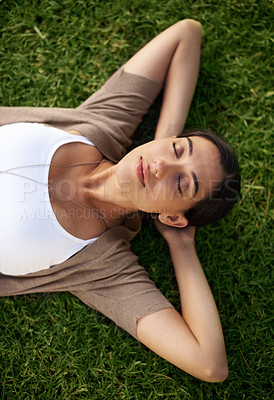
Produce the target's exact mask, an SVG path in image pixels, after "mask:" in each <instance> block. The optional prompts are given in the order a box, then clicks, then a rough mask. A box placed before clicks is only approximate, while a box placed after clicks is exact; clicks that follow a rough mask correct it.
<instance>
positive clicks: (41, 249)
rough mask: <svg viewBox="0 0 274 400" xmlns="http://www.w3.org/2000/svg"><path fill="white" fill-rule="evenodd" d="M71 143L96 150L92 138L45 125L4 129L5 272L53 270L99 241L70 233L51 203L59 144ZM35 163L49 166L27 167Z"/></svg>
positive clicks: (0, 213)
mask: <svg viewBox="0 0 274 400" xmlns="http://www.w3.org/2000/svg"><path fill="white" fill-rule="evenodd" d="M72 142H81V143H86V144H89V145H91V146H93V144H92V143H91V142H90V141H89V140H88V139H87V138H84V137H82V136H76V135H71V134H69V133H67V132H65V131H62V130H60V129H56V128H52V127H48V126H45V125H42V124H36V123H17V124H11V125H4V126H2V127H0V272H1V273H3V274H6V275H25V274H28V273H31V272H36V271H40V270H43V269H47V268H50V267H51V266H52V265H55V264H59V263H62V262H63V261H65V260H67V259H68V258H69V257H71V256H72V255H73V254H75V253H77V252H78V251H80V250H81V249H83V247H85V246H87V245H88V244H90V243H92V242H93V241H94V240H96V239H97V238H92V239H89V240H82V239H79V238H77V237H75V236H73V235H71V234H70V233H68V232H67V231H66V230H65V229H64V228H63V227H62V226H61V225H60V223H59V222H58V220H57V218H56V217H55V214H54V212H53V209H52V206H51V203H50V197H49V191H48V186H47V183H48V176H49V168H50V163H51V160H52V157H53V155H54V153H55V152H56V150H57V149H58V148H59V147H60V146H62V145H63V144H65V143H72ZM33 164H46V165H40V166H35V167H27V166H28V165H33ZM7 170H9V171H7ZM5 171H6V172H5ZM8 172H9V173H8ZM13 174H14V175H13ZM15 174H16V175H15ZM19 175H20V176H19ZM27 178H31V179H27ZM39 182H43V183H39Z"/></svg>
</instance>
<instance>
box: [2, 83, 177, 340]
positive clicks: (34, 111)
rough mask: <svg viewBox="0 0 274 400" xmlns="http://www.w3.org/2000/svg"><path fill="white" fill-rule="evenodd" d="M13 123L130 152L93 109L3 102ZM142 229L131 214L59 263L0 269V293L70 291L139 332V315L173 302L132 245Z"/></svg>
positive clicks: (116, 152) (108, 153) (115, 152)
mask: <svg viewBox="0 0 274 400" xmlns="http://www.w3.org/2000/svg"><path fill="white" fill-rule="evenodd" d="M150 90H151V88H150ZM157 90H158V89H157ZM155 93H156V88H155ZM156 94H157V93H156ZM15 122H38V123H44V124H48V125H51V126H55V127H57V128H60V129H64V130H69V129H75V130H78V131H80V132H81V133H82V134H84V135H85V136H86V137H88V138H89V139H90V140H91V141H92V142H93V143H94V144H95V145H96V146H97V147H98V149H99V150H100V151H101V152H102V153H103V154H104V156H105V157H107V158H108V159H110V160H111V161H113V162H117V161H118V160H119V159H120V158H121V157H122V156H123V155H124V154H125V153H126V147H127V146H128V145H129V144H130V143H131V140H130V138H129V137H128V136H127V135H125V134H124V135H123V134H121V132H119V133H117V135H116V134H115V132H114V133H113V132H108V131H104V132H102V129H100V127H99V128H98V124H97V126H94V125H93V121H92V120H91V117H90V113H89V112H88V111H85V110H80V109H64V108H51V109H50V108H30V107H14V108H9V107H1V108H0V125H5V124H9V123H15ZM99 125H100V124H99ZM140 228H141V217H140V214H139V213H136V214H135V215H129V216H128V217H127V218H126V219H125V223H124V225H123V226H118V227H114V228H111V229H109V230H108V231H106V232H105V233H103V234H102V235H101V236H100V237H99V238H98V239H97V240H96V241H95V242H94V243H92V244H90V245H89V246H87V247H85V248H84V249H83V250H81V251H80V252H79V253H77V254H75V255H74V256H72V257H71V258H70V259H68V260H67V261H65V262H63V263H61V264H58V265H55V266H52V267H51V268H50V269H47V270H42V271H40V272H35V273H31V274H28V275H24V276H16V277H14V276H7V275H3V274H0V295H1V296H9V295H18V294H27V293H32V292H53V291H54V292H56V291H69V292H71V293H73V294H75V295H76V296H77V297H79V298H80V299H81V300H82V301H83V302H84V303H86V304H87V305H88V306H90V307H92V308H95V309H97V310H99V311H101V312H102V313H103V314H105V315H106V316H108V317H109V318H111V319H112V320H113V321H115V323H116V324H117V325H119V326H121V327H123V328H124V329H125V330H127V331H128V332H129V333H130V334H131V335H133V336H134V337H136V321H137V320H138V319H139V318H141V317H142V316H144V315H147V314H150V313H152V312H156V311H158V310H161V309H164V308H169V307H172V306H171V304H170V303H169V302H168V301H167V300H166V298H165V297H164V296H163V295H162V294H161V293H160V292H159V290H158V289H157V288H156V287H155V285H154V283H153V282H152V281H151V280H150V279H149V278H148V275H147V273H146V271H145V270H144V268H143V267H142V266H140V265H139V264H138V261H137V257H136V256H135V255H134V254H133V253H132V252H131V250H130V244H129V242H130V240H131V239H133V237H134V236H135V235H136V234H137V232H138V231H139V230H140ZM13 251H14V249H13Z"/></svg>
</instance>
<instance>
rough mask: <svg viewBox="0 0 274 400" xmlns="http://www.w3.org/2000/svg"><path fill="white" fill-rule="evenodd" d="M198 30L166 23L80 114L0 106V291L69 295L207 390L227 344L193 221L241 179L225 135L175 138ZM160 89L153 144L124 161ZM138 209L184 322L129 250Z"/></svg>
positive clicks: (192, 75) (192, 74)
mask: <svg viewBox="0 0 274 400" xmlns="http://www.w3.org/2000/svg"><path fill="white" fill-rule="evenodd" d="M201 29H202V28H201V25H200V23H198V22H196V21H194V20H183V21H181V22H178V23H177V24H175V25H173V26H171V27H170V28H169V29H167V30H166V31H164V32H162V33H161V34H160V35H159V36H157V37H156V38H154V39H153V40H152V41H151V42H150V43H148V44H147V45H146V46H145V47H144V48H143V49H141V50H140V51H139V52H138V53H137V54H135V55H134V56H133V57H132V58H131V59H130V60H129V61H128V62H127V63H126V64H125V65H124V66H123V67H122V68H120V69H119V70H118V71H117V72H116V73H115V74H114V75H113V76H112V77H111V78H110V79H109V81H108V82H107V83H106V84H105V85H104V86H103V87H102V88H101V89H100V90H99V91H98V92H96V93H95V94H93V95H92V96H91V97H90V98H89V99H88V100H87V101H85V102H84V103H83V104H82V105H80V107H78V108H77V109H73V110H72V109H64V108H59V109H56V108H52V109H47V108H28V107H25V108H23V107H22V108H20V107H17V108H7V107H3V108H1V109H0V124H1V125H2V127H1V128H0V148H1V150H0V152H1V156H0V171H1V172H0V185H1V197H0V199H1V200H0V220H1V230H0V272H1V273H0V295H2V296H8V295H15V294H26V293H32V292H46V291H69V292H71V293H73V294H75V295H76V296H78V297H79V298H80V299H81V300H82V301H84V302H85V303H86V304H88V305H89V306H90V307H92V308H95V309H97V310H99V311H101V312H102V313H104V314H105V315H106V316H108V317H109V318H111V319H112V320H113V321H115V322H116V323H117V324H118V325H119V326H121V327H123V328H124V329H126V330H127V331H128V332H129V333H130V334H131V335H133V336H134V337H136V338H137V339H138V340H140V341H141V342H142V343H144V344H145V345H146V346H148V347H149V348H150V349H152V350H153V351H155V352H156V353H157V354H159V355H160V356H161V357H163V358H165V359H166V360H168V361H169V362H171V363H173V364H174V365H176V366H178V367H179V368H181V369H182V370H184V371H186V372H188V373H190V374H192V375H194V376H195V377H198V378H200V379H203V380H207V381H212V382H216V381H222V380H224V379H225V378H226V377H227V374H228V368H227V361H226V352H225V345H224V339H223V334H222V328H221V324H220V320H219V316H218V312H217V309H216V306H215V303H214V299H213V297H212V294H211V291H210V288H209V286H208V283H207V280H206V278H205V275H204V273H203V269H202V267H201V265H200V263H199V260H198V258H197V255H196V252H195V245H194V234H195V228H194V226H193V225H196V226H197V225H203V224H205V223H210V222H214V221H215V220H217V219H219V218H220V217H222V216H224V215H225V214H226V213H227V211H228V210H229V209H231V208H232V206H233V204H234V203H235V202H236V199H237V194H238V193H239V175H238V169H237V168H238V167H237V161H236V158H235V156H234V153H233V152H232V150H231V149H230V147H229V146H228V145H227V144H226V143H225V142H224V141H223V140H222V139H220V138H218V137H217V136H215V135H213V134H210V133H207V132H189V133H185V134H182V135H181V132H182V129H183V127H184V123H185V120H186V116H187V113H188V110H189V107H190V103H191V99H192V96H193V93H194V89H195V85H196V80H197V75H198V69H199V60H200V43H201ZM162 85H163V86H164V95H163V104H162V108H161V113H160V117H159V121H158V124H157V128H156V133H155V140H154V141H151V142H149V143H147V144H145V145H142V146H139V147H137V148H135V149H134V150H132V151H131V152H130V153H128V154H127V155H126V156H124V154H125V152H126V150H125V148H126V147H127V146H128V145H129V144H130V143H131V142H130V137H131V136H132V134H133V133H134V131H135V129H136V127H137V126H138V124H139V123H140V121H141V119H142V117H143V115H144V114H145V113H146V112H147V111H148V109H149V107H150V105H151V104H152V102H153V101H154V99H155V97H156V96H157V95H158V93H159V91H160V90H161V88H162ZM122 156H124V157H123V158H122ZM119 160H120V161H119ZM140 210H141V211H144V212H147V213H152V214H153V215H154V217H155V222H156V226H157V228H158V229H159V231H160V232H161V233H162V235H163V237H164V238H165V239H166V241H167V243H168V245H169V248H170V254H171V257H172V261H173V265H174V269H175V273H176V278H177V282H178V286H179V291H180V299H181V308H182V315H180V314H179V313H178V312H177V311H175V309H174V308H173V306H172V305H171V304H170V303H169V302H168V301H167V299H166V298H165V297H164V296H163V295H162V294H161V293H160V291H159V290H158V289H157V288H156V287H155V285H154V283H153V282H152V281H151V280H150V279H149V278H148V275H147V273H146V272H145V270H144V268H143V267H142V266H140V265H139V264H138V261H137V257H136V256H135V255H134V254H133V253H132V252H131V251H130V246H129V241H130V240H131V239H132V238H133V237H134V236H135V234H136V233H137V232H138V230H139V229H140V212H139V211H140ZM190 225H192V226H190Z"/></svg>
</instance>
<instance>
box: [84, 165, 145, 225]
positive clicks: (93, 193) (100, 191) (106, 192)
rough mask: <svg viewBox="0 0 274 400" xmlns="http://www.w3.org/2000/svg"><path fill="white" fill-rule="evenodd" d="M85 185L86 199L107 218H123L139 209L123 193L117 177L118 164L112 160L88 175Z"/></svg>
mask: <svg viewBox="0 0 274 400" xmlns="http://www.w3.org/2000/svg"><path fill="white" fill-rule="evenodd" d="M85 186H86V190H85V194H86V201H87V202H88V204H89V205H90V207H91V208H94V209H96V210H97V211H98V212H99V213H100V214H101V215H102V216H103V217H105V218H108V219H110V220H116V219H123V217H124V216H125V215H127V214H130V213H132V212H134V211H138V210H137V209H136V208H134V207H133V206H132V204H131V203H130V201H129V200H128V199H127V197H126V196H125V195H124V194H123V191H122V190H121V187H120V186H119V184H118V182H117V179H116V165H113V164H112V163H111V162H104V163H102V164H99V165H98V167H97V168H96V169H95V170H94V171H92V174H91V175H89V176H88V177H87V181H86V185H85Z"/></svg>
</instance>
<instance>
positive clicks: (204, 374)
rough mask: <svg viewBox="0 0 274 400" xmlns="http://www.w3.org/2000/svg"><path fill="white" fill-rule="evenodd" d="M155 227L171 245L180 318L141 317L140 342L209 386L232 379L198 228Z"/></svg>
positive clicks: (173, 314)
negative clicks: (201, 258) (196, 236)
mask: <svg viewBox="0 0 274 400" xmlns="http://www.w3.org/2000/svg"><path fill="white" fill-rule="evenodd" d="M157 225H158V226H159V229H160V231H161V233H162V234H163V236H164V237H165V238H166V240H167V242H168V244H169V248H170V254H171V257H172V261H173V265H174V269H175V273H176V279H177V283H178V287H179V292H180V299H181V309H182V315H180V314H179V313H178V312H177V311H175V310H173V309H167V310H163V311H159V312H157V313H154V314H151V315H148V316H145V317H143V318H141V319H140V320H139V321H138V324H137V335H138V338H139V340H140V341H141V342H142V343H143V344H145V345H146V346H148V347H149V348H150V349H151V350H153V351H154V352H155V353H157V354H159V355H160V356H161V357H163V358H165V359H166V360H168V361H169V362H171V363H172V364H174V365H176V366H177V367H179V368H181V369H182V370H184V371H186V372H188V373H189V374H191V375H193V376H195V377H197V378H199V379H202V380H205V381H209V382H218V381H223V380H224V379H226V378H227V375H228V367H227V360H226V352H225V345H224V339H223V333H222V328H221V323H220V319H219V315H218V311H217V308H216V305H215V302H214V299H213V296H212V293H211V291H210V288H209V285H208V283H207V279H206V277H205V275H204V272H203V269H202V267H201V264H200V262H199V260H198V257H197V254H196V251H195V246H194V228H193V227H191V228H185V229H175V228H170V227H167V226H166V225H163V224H161V223H160V222H157ZM160 225H162V226H160Z"/></svg>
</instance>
